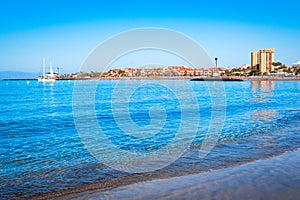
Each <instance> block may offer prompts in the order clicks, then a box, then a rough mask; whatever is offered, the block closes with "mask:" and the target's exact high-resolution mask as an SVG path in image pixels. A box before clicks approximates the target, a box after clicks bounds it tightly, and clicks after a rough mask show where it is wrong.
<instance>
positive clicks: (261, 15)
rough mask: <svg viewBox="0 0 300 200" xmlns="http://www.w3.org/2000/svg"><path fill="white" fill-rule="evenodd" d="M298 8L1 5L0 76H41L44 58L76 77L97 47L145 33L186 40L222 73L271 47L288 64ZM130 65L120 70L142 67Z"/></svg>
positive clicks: (273, 4) (295, 45)
mask: <svg viewBox="0 0 300 200" xmlns="http://www.w3.org/2000/svg"><path fill="white" fill-rule="evenodd" d="M299 5H300V3H298V2H297V1H294V0H293V1H291V0H285V1H261V0H252V1H233V0H227V1H221V0H214V1H201V0H198V1H188V0H186V1H162V0H160V1H158V0H151V1H147V0H144V1H114V0H110V1H101V0H85V1H76V0H73V1H63V0H60V1H58V0H43V1H40V0H39V1H33V0H10V1H8V0H6V1H1V2H0V71H23V72H40V71H41V62H42V59H43V58H45V60H46V63H48V62H50V61H52V63H53V66H54V67H55V68H56V67H60V68H61V69H60V72H61V73H73V72H77V71H79V70H80V67H81V65H82V63H83V62H84V60H85V59H86V58H87V57H88V55H89V54H90V53H91V51H93V49H95V48H96V47H97V46H98V45H99V44H101V43H102V42H104V41H105V40H107V39H108V38H111V37H112V36H113V35H116V34H119V33H120V32H124V31H127V30H131V29H136V28H143V27H161V28H167V29H171V30H175V31H177V32H180V33H182V34H185V35H187V36H188V37H190V38H192V39H193V40H195V41H196V42H197V43H198V44H199V45H200V46H201V47H203V48H204V49H205V50H206V52H207V53H208V55H209V56H210V57H211V58H214V57H218V58H219V66H221V67H232V66H240V65H242V64H249V63H250V52H251V51H252V50H258V49H261V48H271V47H273V48H275V60H276V61H280V62H283V63H285V64H287V65H291V64H292V63H295V62H298V61H299V60H300V50H299V46H300V15H299ZM137 57H139V56H137ZM170 58H171V57H170ZM132 59H134V58H132V57H131V58H130V59H128V60H126V59H124V60H122V62H123V63H120V62H118V65H123V66H122V67H132V66H128V65H138V64H139V62H138V61H135V60H132ZM136 59H137V60H138V59H139V58H136ZM165 63H167V64H169V65H181V64H184V63H181V61H180V60H177V59H170V60H166V61H165ZM114 67H117V66H114Z"/></svg>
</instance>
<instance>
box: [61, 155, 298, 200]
mask: <svg viewBox="0 0 300 200" xmlns="http://www.w3.org/2000/svg"><path fill="white" fill-rule="evenodd" d="M299 166H300V150H299V149H298V150H297V151H293V152H289V153H285V154H283V155H280V156H276V157H272V158H269V159H266V160H258V161H255V162H251V163H247V164H244V165H240V166H237V167H230V168H225V169H220V170H213V171H210V172H204V173H200V174H193V175H187V176H181V177H174V178H168V179H158V180H153V181H146V182H141V183H136V184H131V185H127V186H121V187H116V188H113V189H110V190H106V191H103V190H101V189H98V190H92V191H86V192H82V193H74V194H71V195H67V196H63V197H59V198H56V200H62V199H77V200H83V199H90V200H98V199H298V197H299V196H300V170H299Z"/></svg>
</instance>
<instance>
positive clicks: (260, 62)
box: [251, 48, 275, 73]
mask: <svg viewBox="0 0 300 200" xmlns="http://www.w3.org/2000/svg"><path fill="white" fill-rule="evenodd" d="M274 53H275V49H274V48H269V49H260V50H258V51H252V52H251V66H252V68H253V69H256V70H259V71H260V72H261V73H267V72H270V71H273V70H274V69H273V62H274Z"/></svg>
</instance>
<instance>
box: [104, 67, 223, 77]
mask: <svg viewBox="0 0 300 200" xmlns="http://www.w3.org/2000/svg"><path fill="white" fill-rule="evenodd" d="M225 70H226V69H224V68H217V69H216V68H190V67H186V66H167V67H165V68H125V69H124V70H122V69H112V70H109V71H108V72H103V73H102V74H101V77H122V76H124V77H155V76H159V77H163V76H166V77H176V76H212V75H213V73H215V72H216V71H217V72H218V73H219V74H222V73H225Z"/></svg>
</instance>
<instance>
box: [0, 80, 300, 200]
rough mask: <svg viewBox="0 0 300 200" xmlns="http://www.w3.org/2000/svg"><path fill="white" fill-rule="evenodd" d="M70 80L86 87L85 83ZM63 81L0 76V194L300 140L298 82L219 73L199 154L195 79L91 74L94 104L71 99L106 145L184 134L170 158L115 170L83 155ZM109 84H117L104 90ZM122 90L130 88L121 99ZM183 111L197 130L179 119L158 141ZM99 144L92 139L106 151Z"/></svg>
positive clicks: (237, 155) (135, 144) (185, 164)
mask: <svg viewBox="0 0 300 200" xmlns="http://www.w3.org/2000/svg"><path fill="white" fill-rule="evenodd" d="M76 84H78V85H81V88H89V87H90V86H91V85H94V84H95V82H93V81H82V82H80V81H78V82H76ZM187 84H188V85H189V86H191V88H192V89H193V93H192V94H191V93H190V92H188V91H186V87H185V86H186V85H187ZM73 87H74V82H73V81H71V82H68V81H57V82H55V83H54V84H53V85H50V84H42V83H38V82H35V81H31V82H30V84H27V83H26V81H1V82H0V113H1V115H0V143H1V145H0V178H1V180H2V181H1V183H0V198H1V199H14V198H20V197H21V198H25V197H32V196H42V195H45V194H47V193H49V192H52V193H53V192H57V191H61V190H65V191H67V190H68V189H72V190H73V189H74V190H76V189H77V188H84V187H89V186H90V185H94V186H95V187H107V186H113V185H115V184H120V185H122V184H126V183H127V182H130V181H132V182H137V181H141V180H148V179H155V178H162V177H171V176H178V175H185V174H190V173H197V172H201V171H206V170H211V169H215V168H224V167H227V166H233V165H239V164H241V163H245V162H249V161H253V160H257V159H262V158H266V157H272V156H276V155H278V154H282V153H284V152H286V151H290V150H293V149H297V148H299V147H300V134H299V133H300V131H299V130H300V128H299V120H300V82H299V81H252V82H251V81H244V82H224V90H225V94H226V97H225V100H226V107H225V111H226V117H225V118H224V119H223V118H220V119H219V118H216V119H218V120H219V121H220V120H222V119H223V120H224V127H223V128H222V132H221V134H219V135H218V138H217V143H216V145H215V146H214V148H213V149H212V151H211V152H209V154H208V155H207V156H205V157H204V158H200V157H199V150H200V148H201V144H202V143H203V141H204V140H205V136H206V133H207V131H208V129H209V125H210V123H211V122H212V117H213V116H212V111H213V110H214V104H213V99H212V97H211V95H212V93H209V90H208V88H207V85H206V84H205V83H204V82H187V81H184V80H182V81H100V82H99V83H98V87H97V88H96V91H95V97H94V102H92V103H94V105H90V103H91V102H88V101H84V97H82V98H83V99H82V102H83V103H82V104H81V105H82V106H86V107H87V110H88V109H89V108H90V107H91V106H92V107H93V109H95V112H94V114H95V116H96V121H97V124H99V127H101V130H102V132H103V133H104V135H105V136H106V138H108V140H109V141H111V142H112V144H113V145H114V147H117V148H119V149H122V150H123V151H124V152H129V153H135V152H138V153H141V154H143V153H147V152H157V151H159V150H160V149H162V148H164V147H168V150H169V151H170V152H172V151H176V150H178V149H179V150H180V148H181V147H182V148H183V147H185V145H184V144H185V143H186V142H187V141H189V140H190V139H193V140H192V143H191V144H190V145H189V147H188V149H187V150H186V151H185V153H184V154H183V155H182V156H181V157H180V158H179V159H177V160H176V161H175V162H172V163H170V165H167V166H166V167H164V168H162V169H159V170H156V171H154V172H147V173H137V174H129V173H127V172H122V171H117V170H116V169H113V168H111V167H108V166H107V165H104V164H101V162H99V161H98V160H97V159H96V158H95V157H93V156H92V154H91V152H90V151H88V150H87V148H86V147H87V143H86V141H85V140H86V138H84V139H83V138H82V134H79V133H78V132H77V131H78V130H79V128H80V127H78V123H77V127H76V125H75V121H76V119H74V116H76V113H75V114H74V112H73V111H74V110H73V107H72V106H73V105H72V103H73V100H74V99H73V98H74V95H73ZM116 87H118V88H120V89H121V90H122V91H125V92H122V91H121V90H120V91H119V92H118V93H116V94H114V92H115V91H116V90H114V88H116ZM170 88H177V89H176V91H174V90H173V91H172V90H170ZM87 91H88V89H87ZM126 91H132V92H133V93H132V95H130V99H129V101H128V102H127V106H124V105H126V104H124V102H125V101H123V100H124V99H125V98H126V95H128V94H126ZM85 92H86V91H84V90H83V91H82V94H83V95H85ZM190 95H195V98H196V101H197V102H196V105H197V106H198V105H199V106H198V107H199V111H198V110H197V109H194V108H195V105H194V104H195V101H194V100H193V99H192V98H191V96H190ZM180 99H181V100H180ZM182 102H184V103H182ZM125 103H126V102H125ZM197 106H196V107H197ZM153 108H154V109H153ZM151 109H152V110H151ZM183 113H184V117H185V122H186V126H187V127H189V126H190V127H191V129H193V127H194V126H195V125H197V129H196V131H194V130H191V131H189V129H188V128H186V127H185V129H183V130H184V131H186V132H184V133H183V135H182V136H181V137H180V138H179V139H176V142H175V143H174V145H173V146H168V144H170V143H171V142H172V141H174V138H176V135H177V133H178V131H179V130H180V128H181V127H182V125H181V124H182V121H183V119H182V117H183ZM199 114H200V115H199ZM116 116H117V117H116ZM128 116H129V117H130V118H128ZM91 117H93V116H90V115H89V113H87V115H86V116H84V118H83V119H84V120H86V121H85V123H86V127H83V128H90V122H91V121H92V120H93V119H92V118H91ZM82 130H84V129H82ZM137 130H138V131H137ZM153 133H154V134H153ZM87 136H89V134H87ZM91 136H92V135H91ZM192 136H193V137H192ZM194 136H195V137H194ZM105 145H106V144H103V146H101V147H95V148H96V150H99V151H100V150H102V151H104V152H106V151H110V149H106V146H105ZM172 148H173V149H172ZM185 149H186V148H183V150H185ZM100 154H101V153H100ZM105 155H107V154H105ZM105 155H104V154H103V157H104V156H105ZM120 156H122V155H120ZM105 161H111V162H113V163H117V162H119V157H118V156H116V157H108V158H107V157H106V158H105ZM121 164H122V165H124V164H125V165H126V164H128V163H126V162H123V163H121ZM129 166H130V165H129ZM147 167H149V166H147ZM153 167H155V165H153Z"/></svg>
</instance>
